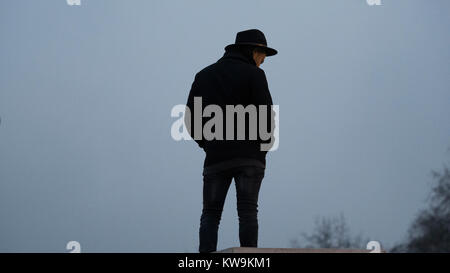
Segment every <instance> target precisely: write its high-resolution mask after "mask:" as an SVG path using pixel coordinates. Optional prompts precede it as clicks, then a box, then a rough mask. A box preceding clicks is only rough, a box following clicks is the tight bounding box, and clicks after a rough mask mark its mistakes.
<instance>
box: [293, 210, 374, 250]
mask: <svg viewBox="0 0 450 273" xmlns="http://www.w3.org/2000/svg"><path fill="white" fill-rule="evenodd" d="M368 241H369V240H368V239H363V237H362V235H357V236H352V235H351V234H350V229H349V227H348V225H347V221H346V220H345V217H344V215H343V214H340V215H339V217H331V218H325V217H321V218H316V220H315V228H314V231H313V232H312V234H311V235H308V234H306V233H302V234H301V239H300V240H299V239H293V240H291V242H290V244H291V247H294V248H355V249H357V248H360V249H361V248H362V249H365V248H366V243H367V242H368Z"/></svg>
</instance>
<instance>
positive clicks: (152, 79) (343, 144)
mask: <svg viewBox="0 0 450 273" xmlns="http://www.w3.org/2000/svg"><path fill="white" fill-rule="evenodd" d="M382 4H383V5H382V6H368V5H367V4H366V1H365V0H341V1H337V0H327V1H325V0H324V1H315V0H308V1H306V0H305V1H298V0H296V1H278V2H277V3H275V2H274V1H261V0H258V1H256V0H254V1H226V2H224V1H210V0H208V1H207V0H204V1H181V0H180V1H172V0H171V1H162V0H161V1H144V0H141V1H124V0H123V1H118V0H117V1H112V0H81V6H78V7H75V6H72V7H71V6H68V5H67V4H66V1H65V0H53V1H31V0H29V1H24V0H17V1H16V0H14V1H13V0H9V1H2V3H1V9H0V39H1V43H0V60H1V61H0V117H1V124H0V251H2V252H4V251H14V252H16V251H17V252H22V251H44V252H48V251H52V252H64V251H65V245H66V243H67V242H68V241H70V240H77V241H79V242H80V243H81V247H82V251H86V252H98V251H106V252H116V251H120V252H130V251H133V252H134V251H139V252H140V251H143V252H181V251H189V252H195V251H197V247H198V227H199V220H200V213H201V207H202V204H201V202H202V200H201V196H202V192H201V191H202V176H201V172H202V169H201V167H202V164H203V159H204V153H203V152H202V151H201V150H199V149H198V147H197V146H196V144H195V143H194V142H193V141H190V142H186V141H181V142H175V141H174V140H172V138H171V136H170V127H171V125H172V123H173V122H174V121H175V119H174V118H171V117H170V110H171V109H172V107H173V106H174V105H176V104H184V103H185V102H186V99H187V95H188V92H189V88H190V85H191V83H192V81H193V77H194V75H195V73H196V72H198V71H199V70H200V69H201V68H203V67H204V66H206V65H209V64H211V63H213V62H215V61H216V60H217V59H218V58H220V57H221V56H222V54H223V48H224V46H226V45H227V44H229V43H232V42H234V38H235V34H236V32H237V31H240V30H244V29H249V28H259V29H261V30H262V31H263V32H264V33H265V34H266V37H267V39H268V43H269V46H272V47H274V48H276V49H277V50H279V54H278V55H277V56H275V57H270V58H267V59H266V61H265V62H264V64H263V65H262V68H263V69H264V70H265V71H266V75H267V78H268V81H269V88H270V90H271V93H272V97H273V100H274V103H275V104H278V105H279V106H280V146H279V149H278V150H277V151H276V152H273V153H269V155H268V158H267V163H268V166H267V170H266V176H265V179H264V181H263V184H262V188H261V192H260V197H259V201H260V203H259V211H260V212H259V224H260V231H259V246H260V247H289V240H290V239H292V238H295V237H296V236H297V235H298V234H299V233H301V232H310V231H311V230H312V228H313V224H314V217H315V216H319V215H321V216H335V215H338V214H339V213H343V214H345V216H346V218H347V220H348V223H349V225H350V227H351V229H352V231H353V232H354V233H358V232H363V233H364V234H365V235H367V236H368V237H370V239H373V240H379V241H381V243H382V244H384V245H386V246H391V245H392V244H394V243H395V242H398V241H400V240H402V239H403V238H404V236H405V234H406V231H407V228H408V227H409V225H410V223H411V221H412V220H413V218H414V216H415V215H416V213H417V212H418V210H419V209H421V208H423V207H424V206H425V198H426V196H427V193H428V192H429V189H430V183H431V181H432V179H431V176H430V171H431V170H432V169H440V168H441V167H442V164H443V163H444V162H448V159H449V153H448V152H447V150H448V148H449V147H450V122H449V121H450V120H449V118H450V107H449V106H450V105H449V104H450V77H449V76H450V36H449V35H448V33H449V32H448V29H449V26H450V17H449V16H448V15H449V12H450V2H449V1H447V0H434V1H425V0H422V1H419V0H417V1H415V0H382ZM235 202H236V198H235V189H234V184H233V185H232V187H230V191H229V195H228V198H227V201H226V205H225V208H224V214H223V217H222V223H221V227H220V231H219V245H218V248H219V249H222V248H227V247H232V246H239V240H238V220H237V213H236V205H235Z"/></svg>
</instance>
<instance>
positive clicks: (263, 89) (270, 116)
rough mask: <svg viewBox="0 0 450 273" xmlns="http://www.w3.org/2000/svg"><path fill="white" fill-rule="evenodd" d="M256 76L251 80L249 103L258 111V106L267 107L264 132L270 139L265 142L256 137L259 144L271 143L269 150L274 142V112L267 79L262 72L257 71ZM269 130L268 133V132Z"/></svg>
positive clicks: (260, 70)
mask: <svg viewBox="0 0 450 273" xmlns="http://www.w3.org/2000/svg"><path fill="white" fill-rule="evenodd" d="M255 74H256V75H255V76H254V77H253V79H252V84H251V85H252V88H251V95H250V103H251V104H254V105H255V106H256V107H257V108H258V109H259V106H260V105H265V106H266V107H267V112H266V113H265V114H266V120H267V126H266V131H267V133H269V135H270V138H269V139H267V140H262V139H260V138H259V137H258V140H259V142H260V143H271V145H270V148H271V147H272V146H273V143H274V142H275V137H274V132H275V111H274V110H273V108H272V106H273V101H272V96H271V94H270V91H269V86H268V84H267V78H266V74H265V72H264V70H262V69H258V70H257V71H256V73H255ZM259 119H260V115H259V110H258V136H259ZM269 130H270V131H269Z"/></svg>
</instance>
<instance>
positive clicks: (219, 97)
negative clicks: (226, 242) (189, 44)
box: [185, 29, 277, 252]
mask: <svg viewBox="0 0 450 273" xmlns="http://www.w3.org/2000/svg"><path fill="white" fill-rule="evenodd" d="M275 54H277V51H276V50H275V49H272V48H270V47H267V41H266V38H265V36H264V33H262V32H261V31H260V30H257V29H250V30H245V31H242V32H239V33H237V35H236V41H235V43H234V44H231V45H228V46H226V47H225V54H224V55H223V57H222V58H220V59H219V60H218V61H217V62H216V63H214V64H212V65H210V66H207V67H206V68H204V69H203V70H201V71H200V72H198V73H197V74H196V76H195V80H194V82H193V84H192V88H191V91H190V93H189V97H188V101H187V107H188V108H189V110H190V113H194V111H195V110H194V106H195V104H194V101H195V99H194V98H195V97H200V98H201V102H202V103H201V105H200V107H201V109H200V110H201V113H203V110H204V108H205V107H206V106H208V105H211V104H214V105H218V106H220V108H221V109H222V111H223V112H222V113H225V112H226V106H227V105H232V106H236V105H242V106H244V107H246V106H248V105H254V106H256V107H260V106H266V107H267V108H264V109H267V112H266V113H267V116H266V117H264V119H263V120H267V125H266V126H267V127H266V128H268V130H269V131H270V136H271V137H270V139H269V141H267V138H265V139H264V138H262V137H260V136H258V137H257V138H256V140H255V139H251V138H250V137H248V136H247V135H250V133H249V130H250V128H252V125H254V126H256V127H257V128H259V127H260V126H261V124H260V123H259V121H260V119H261V112H259V111H258V112H257V120H258V123H257V124H249V123H250V122H251V120H250V117H249V118H248V120H249V122H245V135H246V138H245V139H244V140H242V139H239V138H237V139H236V137H235V138H233V139H231V140H230V139H228V138H225V137H223V138H219V139H218V138H214V139H212V140H206V139H204V138H198V136H197V137H195V136H194V133H193V132H192V131H193V130H191V128H195V122H196V120H195V118H193V116H194V115H185V123H186V127H187V129H188V131H189V134H190V135H191V136H192V138H194V140H195V141H196V142H197V144H198V145H199V146H200V148H202V149H203V150H204V151H205V153H206V158H205V161H204V164H203V210H202V215H201V218H200V230H199V235H200V245H199V252H213V251H216V250H217V249H216V248H217V235H218V229H219V224H220V220H221V216H222V210H223V205H224V203H225V199H226V195H227V192H228V188H229V186H230V184H231V181H232V179H233V178H234V181H235V185H236V195H237V211H238V216H239V240H240V245H241V247H257V245H258V218H257V214H258V195H259V189H260V186H261V182H262V180H263V178H264V172H265V167H266V153H267V150H268V149H265V150H264V149H261V147H262V144H263V143H269V145H270V143H272V145H273V132H274V126H275V125H274V112H273V110H272V107H271V106H272V105H273V102H272V97H271V95H270V92H269V88H268V84H267V79H266V75H265V73H264V70H262V69H261V68H259V66H260V65H261V64H262V63H263V62H264V59H265V57H266V56H273V55H275ZM197 107H198V106H197ZM249 116H250V114H249ZM223 118H224V119H225V114H224V115H223ZM234 118H236V116H234ZM201 120H202V124H201V128H203V125H204V124H205V123H206V122H207V119H205V117H202V119H201ZM227 122H228V121H227ZM236 123H237V122H234V125H235V126H234V129H235V132H233V135H234V136H235V135H236V131H237V128H238V127H237V126H236ZM263 124H264V122H263ZM223 127H225V126H223ZM253 128H255V127H253ZM222 129H223V131H224V132H223V136H227V133H226V130H225V128H222ZM215 130H218V128H215ZM202 132H203V129H202ZM258 132H259V131H258ZM238 133H239V132H238ZM269 148H270V147H269Z"/></svg>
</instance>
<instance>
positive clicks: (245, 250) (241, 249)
mask: <svg viewBox="0 0 450 273" xmlns="http://www.w3.org/2000/svg"><path fill="white" fill-rule="evenodd" d="M383 252H384V251H383ZM215 253H370V250H366V249H338V248H257V247H231V248H226V249H224V250H220V251H216V252H215Z"/></svg>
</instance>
